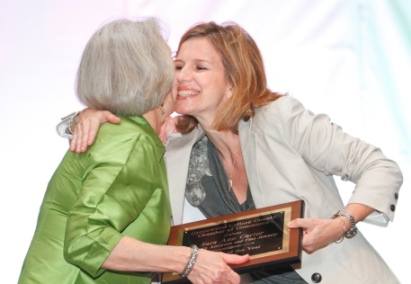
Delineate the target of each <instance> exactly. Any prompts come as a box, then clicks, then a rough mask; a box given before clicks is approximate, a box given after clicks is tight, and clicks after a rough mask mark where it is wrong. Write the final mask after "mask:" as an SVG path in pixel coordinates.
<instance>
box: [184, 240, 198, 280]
mask: <svg viewBox="0 0 411 284" xmlns="http://www.w3.org/2000/svg"><path fill="white" fill-rule="evenodd" d="M198 252H199V249H198V247H197V246H196V245H192V246H191V255H190V257H189V259H188V261H187V264H186V266H185V267H184V269H183V271H182V272H181V273H179V274H180V276H181V277H183V278H185V277H187V276H188V275H189V274H190V272H191V270H192V269H193V267H194V264H195V263H196V260H197V256H198Z"/></svg>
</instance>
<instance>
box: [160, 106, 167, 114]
mask: <svg viewBox="0 0 411 284" xmlns="http://www.w3.org/2000/svg"><path fill="white" fill-rule="evenodd" d="M159 108H160V112H161V116H164V114H165V113H166V112H165V111H164V108H163V104H161V106H160V107H159Z"/></svg>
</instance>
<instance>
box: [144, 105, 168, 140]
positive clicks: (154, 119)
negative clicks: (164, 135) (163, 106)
mask: <svg viewBox="0 0 411 284" xmlns="http://www.w3.org/2000/svg"><path fill="white" fill-rule="evenodd" d="M143 117H144V118H145V119H146V120H147V121H148V123H149V124H150V125H151V127H152V128H153V129H154V131H155V132H156V133H157V135H160V129H161V124H162V123H163V121H164V119H163V118H162V116H161V114H160V111H159V109H158V108H155V109H152V110H149V111H148V112H145V113H144V114H143Z"/></svg>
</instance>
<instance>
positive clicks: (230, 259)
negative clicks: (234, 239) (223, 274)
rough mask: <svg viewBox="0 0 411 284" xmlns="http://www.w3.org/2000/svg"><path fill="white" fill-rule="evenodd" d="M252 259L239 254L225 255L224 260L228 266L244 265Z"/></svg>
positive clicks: (246, 255)
mask: <svg viewBox="0 0 411 284" xmlns="http://www.w3.org/2000/svg"><path fill="white" fill-rule="evenodd" d="M249 259H250V256H249V255H248V254H245V255H237V254H223V260H224V262H225V263H227V264H243V263H245V262H247V261H248V260H249Z"/></svg>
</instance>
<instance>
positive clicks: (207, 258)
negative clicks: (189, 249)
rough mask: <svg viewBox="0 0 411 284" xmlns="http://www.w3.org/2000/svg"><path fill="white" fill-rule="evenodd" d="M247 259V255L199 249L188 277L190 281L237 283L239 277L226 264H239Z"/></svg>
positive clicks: (239, 279)
mask: <svg viewBox="0 0 411 284" xmlns="http://www.w3.org/2000/svg"><path fill="white" fill-rule="evenodd" d="M248 259H249V256H248V255H243V256H240V255H230V254H225V253H221V252H212V251H207V250H202V249H201V250H200V252H199V254H198V257H197V261H196V263H195V265H194V267H193V270H192V271H191V273H190V274H189V275H188V278H189V280H190V281H191V282H192V283H207V284H208V283H232V284H238V283H240V281H241V277H240V275H238V273H236V272H235V271H234V270H232V268H231V267H230V266H229V265H228V264H240V263H244V262H246V261H248ZM226 261H227V262H228V263H226Z"/></svg>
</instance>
